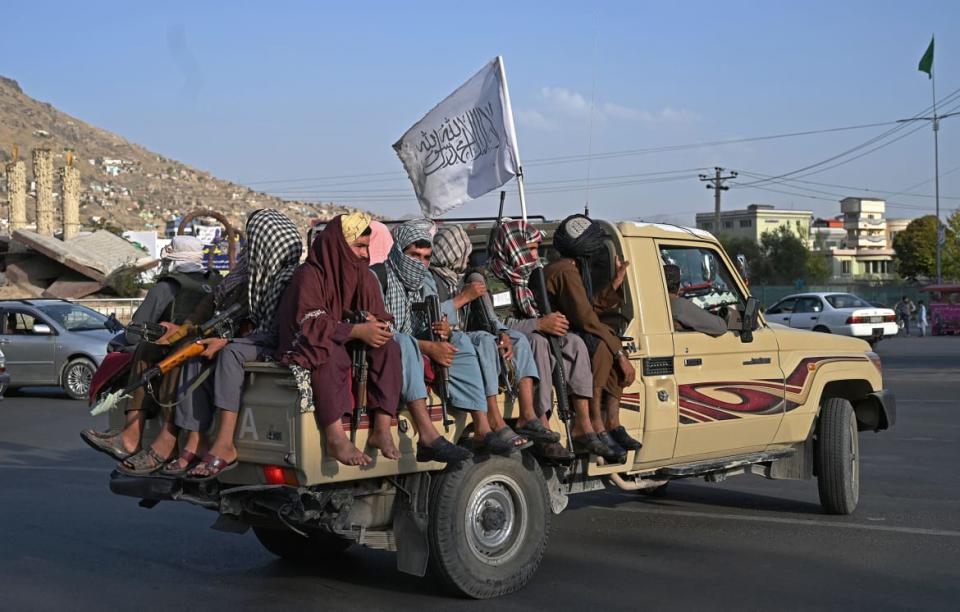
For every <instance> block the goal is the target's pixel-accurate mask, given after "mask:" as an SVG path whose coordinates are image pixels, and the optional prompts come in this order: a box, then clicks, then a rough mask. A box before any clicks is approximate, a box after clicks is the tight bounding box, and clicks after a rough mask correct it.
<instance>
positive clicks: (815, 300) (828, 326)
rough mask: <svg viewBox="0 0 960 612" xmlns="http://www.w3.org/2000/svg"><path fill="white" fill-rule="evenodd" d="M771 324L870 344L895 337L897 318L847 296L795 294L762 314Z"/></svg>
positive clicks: (847, 294) (889, 311) (844, 294)
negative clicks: (844, 337) (853, 338)
mask: <svg viewBox="0 0 960 612" xmlns="http://www.w3.org/2000/svg"><path fill="white" fill-rule="evenodd" d="M763 316H764V318H766V320H767V321H769V322H771V323H780V324H781V325H786V326H788V327H793V328H795V329H810V330H813V331H818V332H825V333H830V334H842V335H844V336H854V337H856V338H863V339H864V340H867V341H868V342H870V343H871V344H872V343H874V342H878V341H879V340H881V339H883V338H887V337H890V336H896V335H897V332H898V331H899V329H898V327H897V315H896V313H894V312H893V310H891V309H889V308H877V307H876V306H873V305H871V304H870V303H868V302H867V301H866V300H863V299H861V298H858V297H857V296H855V295H853V294H851V293H826V292H825V293H798V294H796V295H788V296H787V297H785V298H783V299H782V300H780V301H779V302H777V303H776V304H774V305H773V306H771V307H770V308H768V309H767V310H766V311H765V312H764V313H763Z"/></svg>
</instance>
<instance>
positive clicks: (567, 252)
mask: <svg viewBox="0 0 960 612" xmlns="http://www.w3.org/2000/svg"><path fill="white" fill-rule="evenodd" d="M553 248H555V249H557V252H559V253H560V255H562V256H564V257H570V258H571V259H575V260H576V261H577V268H578V269H579V270H580V278H581V279H583V288H584V289H585V290H586V292H587V299H593V279H592V278H591V275H590V258H591V257H594V256H596V255H597V254H598V253H600V252H601V251H602V250H603V229H602V228H601V227H600V224H599V223H597V222H596V221H593V220H592V219H590V217H588V216H586V215H580V214H577V215H570V216H569V217H567V218H566V219H564V220H563V221H562V222H561V223H560V227H558V228H557V231H556V233H554V235H553Z"/></svg>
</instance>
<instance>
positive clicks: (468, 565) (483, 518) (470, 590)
mask: <svg viewBox="0 0 960 612" xmlns="http://www.w3.org/2000/svg"><path fill="white" fill-rule="evenodd" d="M550 519H551V513H550V503H549V496H548V494H547V486H546V482H545V481H544V479H543V475H542V473H541V471H540V467H539V466H538V465H537V463H536V461H534V460H533V459H532V458H531V457H529V456H527V455H523V456H522V458H520V457H516V458H506V457H495V456H494V457H484V458H481V459H475V460H473V461H469V462H466V463H465V464H463V465H462V466H461V467H460V468H457V469H453V470H451V471H449V472H444V473H442V474H441V475H440V476H439V477H438V478H436V479H435V481H434V486H433V490H432V495H431V507H430V525H429V529H428V532H429V537H430V562H431V565H432V567H433V569H434V572H435V573H436V574H438V575H439V576H440V577H441V578H442V579H443V580H444V581H445V582H446V583H447V584H448V585H449V586H450V587H451V588H452V589H454V590H456V591H458V592H459V593H461V594H463V595H466V596H467V597H472V598H475V599H486V598H490V597H498V596H500V595H506V594H508V593H513V592H514V591H518V590H520V589H521V588H523V587H524V585H526V584H527V582H529V581H530V579H531V578H532V577H533V575H534V574H535V573H536V571H537V568H538V567H539V566H540V561H541V560H542V559H543V553H544V551H545V550H546V547H547V537H548V535H549V533H550Z"/></svg>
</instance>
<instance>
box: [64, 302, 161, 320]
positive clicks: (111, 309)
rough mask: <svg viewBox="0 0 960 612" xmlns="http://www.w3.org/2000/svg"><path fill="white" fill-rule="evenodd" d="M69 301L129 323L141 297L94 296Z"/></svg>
mask: <svg viewBox="0 0 960 612" xmlns="http://www.w3.org/2000/svg"><path fill="white" fill-rule="evenodd" d="M69 301H70V302H71V303H73V304H79V305H80V306H86V307H87V308H90V309H92V310H96V311H97V312H99V313H101V314H104V315H107V316H110V315H111V314H114V315H116V317H117V319H118V320H119V321H120V322H121V323H129V322H130V319H131V318H132V317H133V313H134V312H135V311H136V310H137V308H139V307H140V304H142V303H143V298H102V299H101V298H96V299H85V300H69Z"/></svg>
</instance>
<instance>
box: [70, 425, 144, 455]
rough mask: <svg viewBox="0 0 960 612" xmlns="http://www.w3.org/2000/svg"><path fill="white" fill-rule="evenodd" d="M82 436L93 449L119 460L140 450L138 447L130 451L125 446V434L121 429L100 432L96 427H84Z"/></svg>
mask: <svg viewBox="0 0 960 612" xmlns="http://www.w3.org/2000/svg"><path fill="white" fill-rule="evenodd" d="M80 438H81V439H82V440H83V441H84V442H86V443H87V444H88V445H89V446H90V448H92V449H93V450H95V451H98V452H101V453H104V454H106V455H110V456H111V457H113V458H114V459H116V460H117V461H125V460H126V459H127V458H129V457H131V456H132V455H134V454H135V453H137V452H139V450H140V449H139V448H137V449H135V450H134V451H133V452H130V451H128V450H127V449H126V448H124V447H123V436H122V434H121V432H119V431H114V430H110V431H105V432H99V431H97V430H95V429H84V430H83V431H81V432H80Z"/></svg>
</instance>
